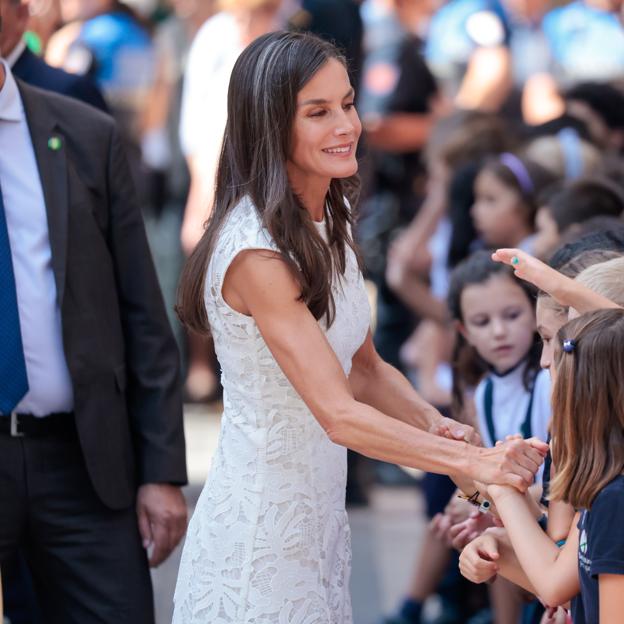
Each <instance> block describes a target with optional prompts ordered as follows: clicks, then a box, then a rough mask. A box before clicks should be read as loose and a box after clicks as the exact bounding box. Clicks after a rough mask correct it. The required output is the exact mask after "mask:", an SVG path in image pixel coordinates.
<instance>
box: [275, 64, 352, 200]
mask: <svg viewBox="0 0 624 624" xmlns="http://www.w3.org/2000/svg"><path fill="white" fill-rule="evenodd" d="M354 97H355V94H354V92H353V88H352V87H351V83H350V82H349V76H348V74H347V71H346V69H345V68H344V65H342V63H340V62H339V61H337V60H335V59H330V60H329V61H327V63H325V65H323V66H322V67H321V68H320V69H319V70H318V71H317V72H316V74H314V76H313V77H312V78H311V79H310V81H309V82H308V83H307V84H306V85H305V86H304V87H303V89H301V91H300V92H299V95H298V96H297V112H296V114H295V120H294V123H293V131H292V151H291V154H290V157H289V159H288V162H287V165H286V167H287V170H288V177H289V179H290V183H291V184H292V186H293V187H294V188H295V189H296V190H300V189H302V188H307V187H309V186H310V185H316V184H319V185H322V186H327V185H329V182H331V180H332V178H347V177H349V176H352V175H354V174H355V173H356V172H357V170H358V163H357V160H356V157H355V151H356V148H357V143H358V139H359V138H360V134H361V132H362V125H361V123H360V119H359V117H358V114H357V112H356V110H355V106H354V103H353V101H354Z"/></svg>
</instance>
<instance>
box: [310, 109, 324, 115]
mask: <svg viewBox="0 0 624 624" xmlns="http://www.w3.org/2000/svg"><path fill="white" fill-rule="evenodd" d="M326 112H327V111H325V110H324V109H320V110H314V111H312V112H311V113H310V117H322V116H323V115H324V114H325V113H326Z"/></svg>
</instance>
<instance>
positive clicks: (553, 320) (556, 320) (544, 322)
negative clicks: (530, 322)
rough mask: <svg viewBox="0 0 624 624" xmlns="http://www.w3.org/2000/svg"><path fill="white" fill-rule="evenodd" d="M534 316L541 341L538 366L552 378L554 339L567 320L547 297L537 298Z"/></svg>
mask: <svg viewBox="0 0 624 624" xmlns="http://www.w3.org/2000/svg"><path fill="white" fill-rule="evenodd" d="M535 315H536V317H537V333H538V334H539V335H540V337H541V339H542V357H541V359H540V366H541V367H542V368H547V369H548V370H549V371H550V374H551V378H552V375H553V371H554V367H553V366H552V364H553V356H554V347H555V339H556V336H557V332H558V331H559V330H560V329H561V328H562V327H563V326H564V325H565V324H566V323H567V322H568V318H567V316H566V314H565V312H562V311H561V308H560V307H559V306H558V305H557V304H556V303H555V302H554V301H553V300H552V298H551V297H547V296H545V297H538V299H537V306H536V308H535Z"/></svg>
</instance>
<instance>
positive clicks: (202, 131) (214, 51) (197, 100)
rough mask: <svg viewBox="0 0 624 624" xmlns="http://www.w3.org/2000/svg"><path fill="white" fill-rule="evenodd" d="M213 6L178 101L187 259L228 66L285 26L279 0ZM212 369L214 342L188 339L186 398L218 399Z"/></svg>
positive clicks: (209, 181) (214, 150)
mask: <svg viewBox="0 0 624 624" xmlns="http://www.w3.org/2000/svg"><path fill="white" fill-rule="evenodd" d="M217 8H218V9H219V11H218V12H217V14H216V15H214V16H213V17H211V18H210V19H208V20H207V21H206V22H205V23H204V25H203V26H202V27H201V29H200V30H199V32H198V33H197V36H196V37H195V40H194V41H193V45H192V47H191V50H190V53H189V58H188V64H187V68H186V75H185V84H184V91H183V98H182V111H181V118H180V141H181V145H182V152H183V154H184V156H185V158H186V161H187V163H188V168H189V171H190V176H191V181H190V190H189V194H188V199H187V202H186V207H185V210H184V219H183V222H182V231H181V241H182V249H183V251H184V254H185V255H187V256H188V255H189V254H190V253H191V251H192V250H193V249H194V248H195V245H196V244H197V242H198V241H199V239H200V238H201V235H202V234H203V231H204V228H203V224H204V223H205V221H206V220H207V219H208V217H209V215H210V211H211V209H212V201H213V195H214V182H215V174H216V169H217V163H218V160H219V155H220V152H221V142H222V140H223V131H224V129H225V121H226V118H227V113H226V104H227V88H228V84H229V79H230V73H231V71H232V67H233V66H234V63H235V61H236V59H237V58H238V55H239V54H240V53H241V52H242V50H243V49H244V48H245V47H246V46H247V45H248V44H249V43H251V42H252V41H253V40H254V39H255V38H256V37H259V36H260V35H262V34H264V33H267V32H270V31H272V30H276V29H278V28H280V27H283V26H284V25H285V23H284V15H283V14H282V13H281V9H282V2H281V1H280V0H219V1H218V3H217ZM216 366H217V364H216V358H215V355H214V348H213V346H212V340H209V339H205V338H200V337H198V336H194V335H189V337H188V372H187V377H186V387H185V389H186V395H187V398H188V399H189V400H191V401H200V400H206V399H210V398H214V397H215V396H217V395H218V393H219V388H220V383H219V380H218V378H217V374H216Z"/></svg>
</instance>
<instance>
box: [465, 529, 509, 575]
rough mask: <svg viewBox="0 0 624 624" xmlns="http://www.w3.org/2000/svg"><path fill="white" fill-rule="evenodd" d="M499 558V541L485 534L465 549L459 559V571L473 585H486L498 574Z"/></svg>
mask: <svg viewBox="0 0 624 624" xmlns="http://www.w3.org/2000/svg"><path fill="white" fill-rule="evenodd" d="M499 557H500V554H499V551H498V541H497V539H496V538H495V537H494V536H493V535H492V534H490V533H484V534H483V535H481V536H479V537H477V539H475V540H473V541H472V542H470V544H468V545H467V546H466V547H465V548H464V550H463V552H462V554H461V555H460V557H459V571H460V572H461V573H462V575H463V576H465V577H466V578H467V579H468V580H469V581H472V582H473V583H485V582H487V581H490V580H492V579H494V577H495V576H496V574H497V573H498V564H497V561H498V559H499Z"/></svg>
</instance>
